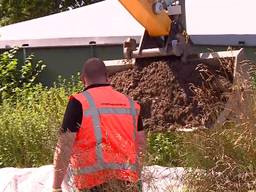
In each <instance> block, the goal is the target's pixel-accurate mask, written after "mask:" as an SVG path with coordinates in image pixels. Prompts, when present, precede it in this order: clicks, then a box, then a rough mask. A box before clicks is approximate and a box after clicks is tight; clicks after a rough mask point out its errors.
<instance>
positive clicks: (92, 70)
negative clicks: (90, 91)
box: [81, 58, 107, 84]
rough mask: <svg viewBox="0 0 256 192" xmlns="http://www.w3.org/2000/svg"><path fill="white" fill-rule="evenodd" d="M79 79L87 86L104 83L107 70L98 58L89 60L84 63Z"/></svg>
mask: <svg viewBox="0 0 256 192" xmlns="http://www.w3.org/2000/svg"><path fill="white" fill-rule="evenodd" d="M81 77H82V79H85V80H86V81H87V83H89V84H92V83H106V82H107V68H106V66H105V64H104V62H103V61H102V60H100V59H98V58H90V59H88V60H87V61H86V62H85V63H84V66H83V69H82V73H81Z"/></svg>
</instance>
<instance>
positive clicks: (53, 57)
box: [21, 45, 122, 85]
mask: <svg viewBox="0 0 256 192" xmlns="http://www.w3.org/2000/svg"><path fill="white" fill-rule="evenodd" d="M21 51H22V50H21ZM22 52H23V51H22ZM31 53H33V54H34V55H35V56H36V58H37V59H39V60H43V62H44V63H45V64H46V65H47V68H46V70H45V71H44V72H43V74H42V75H41V76H42V78H41V81H42V82H43V83H44V84H46V85H50V84H51V83H52V82H53V81H55V80H56V79H57V77H58V76H59V75H61V76H63V77H67V78H68V77H70V76H71V75H73V74H76V73H77V72H79V71H80V70H81V69H82V66H83V63H84V62H85V61H86V60H87V59H88V58H90V57H93V56H94V57H99V58H101V59H103V60H111V59H120V58H122V46H120V45H112V46H95V47H94V48H92V47H88V46H87V47H54V48H26V54H27V55H29V54H31Z"/></svg>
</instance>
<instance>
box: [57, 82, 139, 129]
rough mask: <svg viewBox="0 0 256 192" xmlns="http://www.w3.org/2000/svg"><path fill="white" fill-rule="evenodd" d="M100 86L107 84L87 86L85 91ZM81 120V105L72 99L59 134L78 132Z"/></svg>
mask: <svg viewBox="0 0 256 192" xmlns="http://www.w3.org/2000/svg"><path fill="white" fill-rule="evenodd" d="M101 86H109V84H100V85H97V84H96V85H91V86H88V87H87V88H86V89H85V90H88V89H90V88H95V87H101ZM85 90H84V91H85ZM82 118H83V109H82V104H81V103H80V102H79V101H78V100H76V99H75V98H72V99H71V100H69V102H68V105H67V108H66V111H65V114H64V118H63V123H62V128H61V132H66V131H67V130H69V131H70V132H78V130H79V127H80V125H81V123H82ZM142 130H143V122H142V118H141V115H139V119H138V131H142Z"/></svg>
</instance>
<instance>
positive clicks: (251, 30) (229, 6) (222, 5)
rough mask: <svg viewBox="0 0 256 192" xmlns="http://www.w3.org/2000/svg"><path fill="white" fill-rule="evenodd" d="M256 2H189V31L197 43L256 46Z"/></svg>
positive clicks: (216, 0) (187, 8)
mask: <svg viewBox="0 0 256 192" xmlns="http://www.w3.org/2000/svg"><path fill="white" fill-rule="evenodd" d="M255 8H256V1H255V0H242V1H241V0H186V24H187V32H188V34H189V35H190V36H191V39H192V41H193V42H194V43H195V44H201V45H244V46H256V25H255V23H254V22H255V21H254V18H256V12H255Z"/></svg>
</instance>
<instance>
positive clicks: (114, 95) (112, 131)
mask: <svg viewBox="0 0 256 192" xmlns="http://www.w3.org/2000/svg"><path fill="white" fill-rule="evenodd" d="M81 80H82V82H83V84H84V85H85V87H86V88H85V89H84V91H83V92H81V93H78V94H75V95H72V96H70V98H69V103H68V105H67V109H66V112H65V115H64V120H63V125H62V129H61V133H60V136H59V140H58V144H57V147H56V151H55V155H54V181H53V191H55V192H57V191H61V184H62V181H63V179H64V176H65V175H66V174H67V169H68V170H69V171H68V173H71V174H67V175H71V178H69V179H70V180H72V183H73V185H74V187H75V189H76V190H78V191H91V192H92V191H95V192H96V191H97V192H101V191H132V192H135V191H139V187H138V184H139V180H140V171H141V163H140V157H141V156H140V154H142V153H143V149H144V145H145V134H144V131H143V126H142V120H141V117H140V105H139V104H138V103H137V102H135V101H133V100H132V99H131V98H130V97H128V96H126V95H124V94H122V93H120V92H118V91H116V90H114V89H113V88H112V87H111V86H110V84H109V83H108V80H107V70H106V66H105V64H104V62H103V61H101V60H100V59H97V58H91V59H89V60H87V61H86V62H85V64H84V67H83V70H82V73H81Z"/></svg>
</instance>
